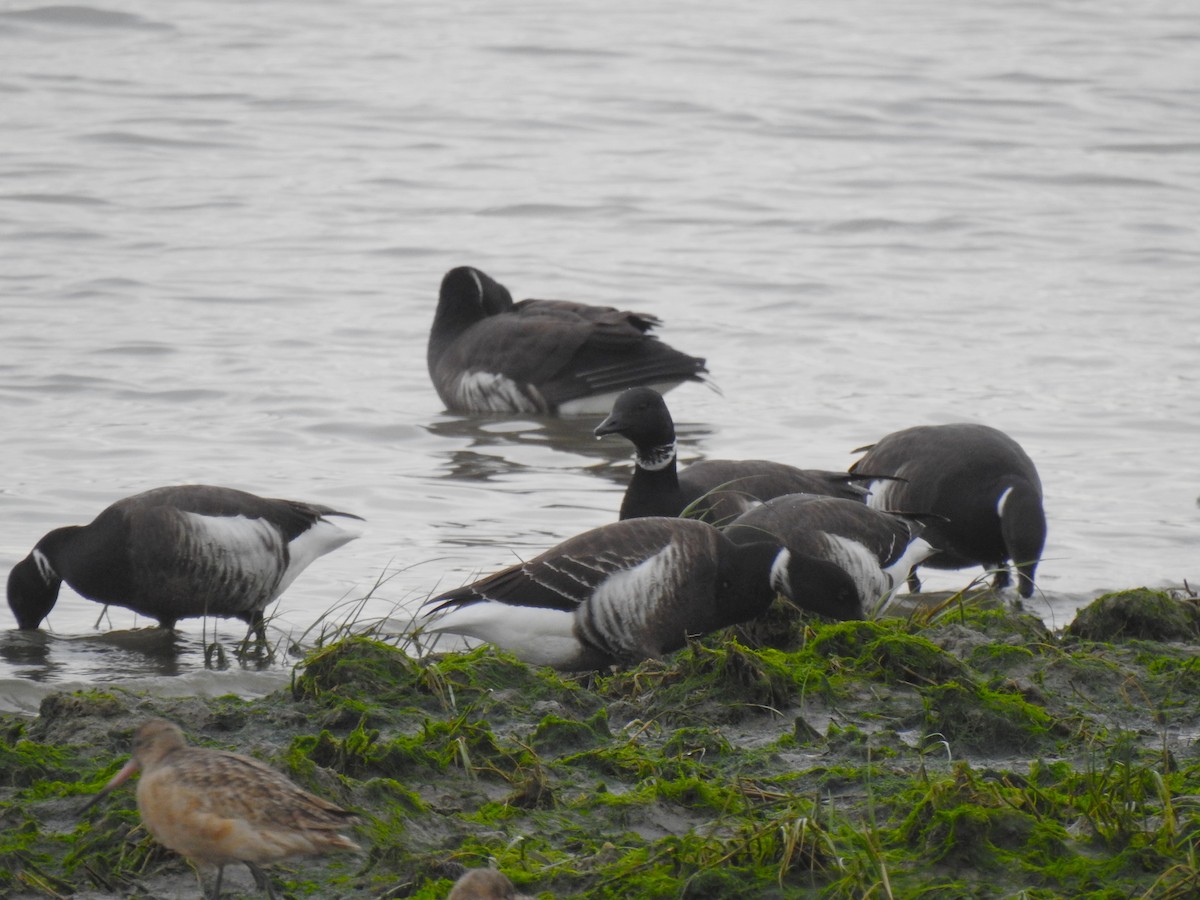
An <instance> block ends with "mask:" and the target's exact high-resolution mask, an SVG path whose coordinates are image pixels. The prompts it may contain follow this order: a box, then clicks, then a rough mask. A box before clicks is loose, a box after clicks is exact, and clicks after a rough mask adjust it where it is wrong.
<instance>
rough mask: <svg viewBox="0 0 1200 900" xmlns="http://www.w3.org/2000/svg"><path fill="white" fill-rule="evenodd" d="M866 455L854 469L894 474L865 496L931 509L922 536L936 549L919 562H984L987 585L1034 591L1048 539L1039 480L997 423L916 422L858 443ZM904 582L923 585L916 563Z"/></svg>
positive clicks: (883, 503)
mask: <svg viewBox="0 0 1200 900" xmlns="http://www.w3.org/2000/svg"><path fill="white" fill-rule="evenodd" d="M863 451H866V455H865V456H863V457H862V458H861V459H859V460H858V461H857V462H856V463H854V465H853V466H851V467H850V471H851V472H870V473H873V474H876V475H892V476H896V480H891V481H880V482H878V483H873V484H871V494H870V497H869V498H868V503H869V504H870V505H871V506H872V507H876V508H879V509H889V508H890V509H904V510H910V509H911V510H920V511H922V512H929V513H934V514H936V515H937V516H939V517H940V518H941V521H931V522H929V524H928V527H927V528H926V531H925V534H924V537H925V539H926V540H928V541H929V543H930V544H932V545H933V546H934V547H935V548H937V551H938V552H937V553H936V554H934V555H933V556H931V557H929V559H927V560H925V561H924V562H923V563H922V565H926V566H929V567H931V568H934V569H964V568H967V567H969V566H977V565H978V566H983V567H984V569H987V570H989V571H991V570H994V571H995V573H996V574H995V578H994V579H993V581H992V585H993V587H994V588H995V589H997V590H1000V589H1003V588H1006V587H1008V586H1009V583H1010V578H1011V576H1010V573H1009V564H1011V565H1012V569H1013V572H1014V573H1015V576H1016V582H1017V592H1018V593H1019V594H1020V596H1022V597H1029V596H1030V595H1032V594H1033V589H1034V573H1035V572H1036V570H1037V565H1038V562H1039V561H1040V560H1041V556H1042V548H1043V546H1044V545H1045V543H1046V514H1045V511H1044V509H1043V507H1042V482H1041V480H1040V479H1039V478H1038V473H1037V468H1036V467H1035V466H1034V464H1033V460H1031V459H1030V458H1029V456H1028V455H1027V454H1026V453H1025V451H1024V450H1023V449H1021V446H1020V445H1019V444H1018V443H1017V442H1016V441H1014V440H1013V439H1012V438H1011V437H1009V436H1008V435H1006V434H1005V433H1004V432H1002V431H998V430H996V429H995V428H991V427H989V426H987V425H976V424H972V423H957V424H953V425H918V426H916V427H915V428H906V429H904V430H903V431H897V432H893V433H892V434H889V435H887V436H886V437H884V438H882V439H881V440H879V441H877V442H876V443H874V444H871V445H869V446H866V447H859V448H858V449H857V450H856V451H854V452H856V453H861V452H863ZM909 587H910V588H911V589H912V590H913V591H918V590H920V587H921V582H920V579H919V578H918V576H917V573H916V570H915V569H914V571H913V573H912V575H911V576H910V577H909Z"/></svg>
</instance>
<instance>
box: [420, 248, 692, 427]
mask: <svg viewBox="0 0 1200 900" xmlns="http://www.w3.org/2000/svg"><path fill="white" fill-rule="evenodd" d="M657 324H658V320H657V319H656V318H655V317H654V316H648V315H644V314H641V313H632V312H627V311H624V310H617V309H613V308H611V307H598V306H590V305H588V304H583V303H572V302H566V301H560V300H522V301H521V302H520V303H517V304H514V303H513V302H512V295H511V294H509V292H508V290H507V289H506V288H505V287H504V285H502V284H500V283H499V282H497V281H495V280H494V279H492V278H489V277H488V276H487V275H485V274H484V273H483V272H481V271H479V270H478V269H473V268H471V267H469V266H460V267H459V268H457V269H451V270H450V271H449V272H447V273H446V275H445V277H444V278H443V279H442V286H441V290H440V292H439V295H438V305H437V312H436V313H435V314H434V318H433V328H432V329H431V331H430V335H429V347H428V353H427V360H426V361H427V363H428V366H429V376H430V378H431V379H432V380H433V386H434V388H435V389H436V390H437V392H438V396H439V397H441V398H442V402H443V403H445V404H446V406H447V407H448V408H449V409H452V410H456V411H459V412H471V413H501V414H503V413H534V414H542V415H580V414H586V413H595V412H601V411H606V410H607V409H608V408H609V407H610V406H611V405H612V401H613V398H614V397H615V396H616V395H617V394H618V393H619V392H620V391H622V390H624V389H625V388H627V387H632V386H634V385H655V386H657V387H659V388H660V389H661V390H670V389H671V388H673V387H675V386H677V385H679V384H681V383H683V382H684V381H703V380H704V373H705V372H706V371H707V369H706V368H705V366H704V360H703V359H699V358H697V357H695V356H688V355H687V354H686V353H681V352H679V351H678V350H675V349H674V348H672V347H669V346H668V345H666V344H664V343H663V342H662V341H660V340H658V339H657V338H655V337H653V336H651V335H649V334H647V333H646V332H647V331H649V330H650V329H651V328H652V327H654V326H655V325H657Z"/></svg>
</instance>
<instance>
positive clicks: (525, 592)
mask: <svg viewBox="0 0 1200 900" xmlns="http://www.w3.org/2000/svg"><path fill="white" fill-rule="evenodd" d="M790 559H791V554H789V553H788V551H787V550H786V549H785V548H783V547H781V546H780V545H779V543H778V541H775V540H770V541H753V542H750V543H746V544H741V545H735V544H734V543H732V542H731V541H730V540H729V539H728V538H727V537H725V535H723V534H721V532H719V531H718V530H717V529H715V528H713V527H712V526H711V525H708V524H706V523H704V522H698V521H695V520H694V519H673V518H644V519H631V520H628V521H624V522H613V523H611V524H608V525H602V526H600V527H599V528H594V529H592V530H591V531H585V532H584V533H583V534H579V535H576V536H575V537H573V538H569V539H568V540H566V541H564V542H563V543H561V544H559V545H558V546H557V547H554V548H553V549H551V550H547V551H546V552H545V553H542V554H541V555H540V556H537V557H534V558H533V559H531V560H529V561H528V562H523V563H519V564H518V565H514V566H510V567H509V568H507V569H504V570H502V571H500V572H497V573H495V574H494V575H489V576H488V577H486V578H483V579H481V580H479V581H476V582H475V583H474V584H470V585H467V586H466V587H461V588H458V589H456V590H453V591H448V592H446V593H444V594H442V595H441V596H438V597H434V598H432V599H430V600H428V601H426V605H427V606H432V609H431V610H430V611H429V612H428V613H426V615H427V616H428V617H430V621H429V623H428V624H427V625H425V626H424V629H423V630H424V631H426V632H448V633H451V634H459V635H464V636H466V637H473V638H478V639H480V640H484V641H488V642H490V643H493V644H496V645H498V646H500V647H502V648H504V649H505V650H508V651H510V652H512V653H513V654H515V655H516V656H518V657H520V658H521V659H523V660H525V661H526V662H528V663H531V664H535V665H548V666H553V667H554V668H556V669H563V670H568V671H581V670H591V669H602V668H604V667H606V666H610V665H614V664H624V663H636V662H638V661H640V660H643V659H647V658H655V657H659V656H662V655H663V654H666V653H670V652H672V651H674V650H678V649H679V648H681V647H683V646H684V644H685V643H686V642H687V638H688V636H689V635H700V634H706V633H708V632H710V631H715V630H717V629H718V628H723V627H725V626H727V625H736V624H737V623H739V622H744V621H746V620H748V619H751V618H753V617H754V616H756V615H758V614H759V613H761V612H763V611H764V610H765V609H766V608H767V607H768V606H770V605H771V603H772V601H773V600H774V599H775V596H776V594H777V593H779V592H781V591H783V590H785V589H786V586H787V584H788V581H789V579H791V580H793V581H795V580H796V579H797V578H804V577H807V571H806V566H803V565H802V566H793V565H792V564H791V562H790ZM816 577H820V575H819V573H818V575H817V576H816Z"/></svg>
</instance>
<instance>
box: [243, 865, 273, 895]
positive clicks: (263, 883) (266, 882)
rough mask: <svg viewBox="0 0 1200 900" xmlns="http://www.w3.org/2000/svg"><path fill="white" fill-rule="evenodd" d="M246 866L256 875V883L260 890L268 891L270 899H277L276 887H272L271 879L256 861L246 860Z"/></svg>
mask: <svg viewBox="0 0 1200 900" xmlns="http://www.w3.org/2000/svg"><path fill="white" fill-rule="evenodd" d="M246 868H247V869H249V870H250V874H251V875H253V876H254V883H255V884H256V885H257V886H258V889H259V890H260V891H266V892H267V898H268V900H275V889H274V888H272V887H271V879H270V877H269V876H268V875H267V873H266V872H264V871H263V870H262V869H261V868H259V866H258V865H257V864H256V863H252V862H248V861H247V862H246Z"/></svg>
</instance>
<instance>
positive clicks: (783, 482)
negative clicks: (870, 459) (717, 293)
mask: <svg viewBox="0 0 1200 900" xmlns="http://www.w3.org/2000/svg"><path fill="white" fill-rule="evenodd" d="M606 434H619V435H621V436H622V437H624V438H626V439H627V440H628V441H630V442H631V443H632V444H633V446H634V448H635V451H636V453H635V456H634V469H633V476H632V477H631V478H630V480H629V486H628V487H627V488H626V489H625V497H624V499H623V500H622V501H621V513H620V516H621V518H622V519H632V518H637V517H639V516H678V515H681V514H682V513H683V512H684V511H685V510H688V512H687V514H688V516H689V517H692V518H698V519H703V520H704V521H706V522H711V523H713V524H715V525H726V524H728V523H729V522H731V521H733V519H735V518H736V517H737V516H739V515H740V514H742V513H743V512H745V511H746V510H748V509H750V508H752V507H754V506H756V505H758V503H760V502H762V501H763V500H769V499H770V498H771V497H779V496H781V495H783V494H799V493H808V494H824V495H828V496H833V497H843V498H846V499H849V500H857V501H859V502H864V501H865V500H866V497H867V488H866V484H867V482H868V481H869V480H870V479H869V478H868V477H867V476H862V475H853V474H850V473H847V472H829V471H825V470H822V469H798V468H796V467H795V466H789V465H785V464H783V463H777V462H770V461H769V460H763V459H744V460H731V459H706V460H700V461H698V462H694V463H692V464H691V465H689V466H686V467H685V468H684V469H683V470H682V471H680V470H679V469H677V466H676V459H675V422H674V420H673V419H672V418H671V412H670V410H668V409H667V404H666V402H665V401H664V400H663V398H662V395H661V394H659V393H658V392H657V391H654V390H652V389H650V388H630V389H629V390H627V391H625V392H624V393H622V394H621V396H619V397H618V398H617V401H616V403H615V404H613V408H612V412H611V413H610V414H609V416H608V418H606V419H605V420H604V421H603V422H601V423H600V424H599V425H598V426H596V430H595V435H596V437H603V436H604V435H606ZM689 507H690V509H689Z"/></svg>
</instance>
